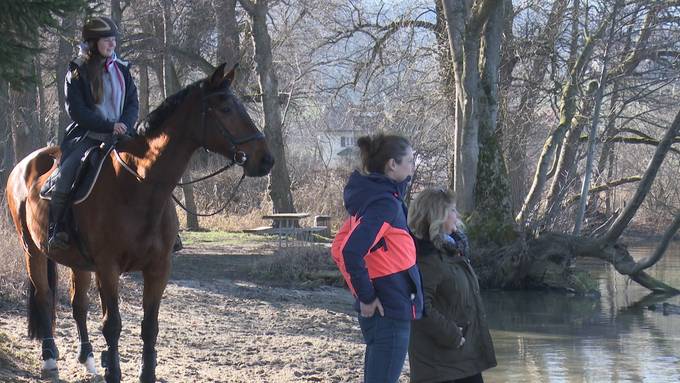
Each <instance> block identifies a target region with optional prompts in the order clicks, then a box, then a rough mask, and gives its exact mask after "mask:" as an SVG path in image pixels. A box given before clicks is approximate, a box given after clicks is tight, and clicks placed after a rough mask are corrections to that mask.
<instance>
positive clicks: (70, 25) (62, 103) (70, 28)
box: [55, 14, 76, 145]
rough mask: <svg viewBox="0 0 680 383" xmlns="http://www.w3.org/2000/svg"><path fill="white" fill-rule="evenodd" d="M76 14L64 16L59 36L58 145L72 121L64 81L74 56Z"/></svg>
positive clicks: (56, 67) (57, 69)
mask: <svg viewBox="0 0 680 383" xmlns="http://www.w3.org/2000/svg"><path fill="white" fill-rule="evenodd" d="M75 19H76V15H75V14H69V15H66V16H64V17H63V18H62V20H61V27H62V29H63V35H60V37H59V50H58V52H57V62H56V65H55V75H56V79H57V82H56V87H57V99H58V100H59V121H58V125H57V128H56V130H57V134H56V140H57V141H56V142H57V145H59V143H61V141H63V140H64V134H65V133H66V126H67V125H68V124H69V123H70V122H71V119H70V118H69V116H68V114H67V113H66V95H65V94H64V85H65V84H64V83H65V79H66V71H67V70H68V62H69V61H70V60H71V58H72V57H73V43H72V41H71V40H70V39H75V34H76V22H75Z"/></svg>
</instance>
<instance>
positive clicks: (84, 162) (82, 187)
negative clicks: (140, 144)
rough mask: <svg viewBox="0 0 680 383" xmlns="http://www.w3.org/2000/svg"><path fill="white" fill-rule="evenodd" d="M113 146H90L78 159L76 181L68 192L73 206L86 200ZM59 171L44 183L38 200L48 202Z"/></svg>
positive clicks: (103, 144)
mask: <svg viewBox="0 0 680 383" xmlns="http://www.w3.org/2000/svg"><path fill="white" fill-rule="evenodd" d="M113 147H114V145H111V144H105V143H102V145H101V146H92V147H90V148H89V149H87V151H86V152H85V154H84V155H83V157H82V158H81V159H80V163H79V165H78V166H79V168H78V171H77V172H76V180H75V181H74V182H73V186H72V188H71V191H70V193H69V194H70V195H71V196H72V197H71V200H72V201H73V204H74V205H77V204H79V203H81V202H83V201H85V200H86V199H87V197H88V196H89V195H90V192H92V189H93V188H94V184H95V183H96V182H97V178H98V177H99V173H100V171H101V169H102V165H103V164H104V161H105V160H106V159H107V158H108V156H109V153H110V152H111V150H113ZM58 174H59V169H58V168H57V170H55V171H54V172H53V173H52V174H51V175H50V176H49V177H48V178H47V180H46V181H45V184H44V185H43V187H42V189H40V198H42V199H46V200H50V199H52V193H53V192H54V187H55V184H56V180H57V176H58Z"/></svg>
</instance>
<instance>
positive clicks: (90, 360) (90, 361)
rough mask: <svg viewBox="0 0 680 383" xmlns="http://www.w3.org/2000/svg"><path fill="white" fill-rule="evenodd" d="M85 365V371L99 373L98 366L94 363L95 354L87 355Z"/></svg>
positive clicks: (93, 373)
mask: <svg viewBox="0 0 680 383" xmlns="http://www.w3.org/2000/svg"><path fill="white" fill-rule="evenodd" d="M83 366H85V371H86V372H87V373H88V374H91V375H97V366H96V365H95V363H94V356H93V355H92V354H90V356H88V357H87V360H85V363H83Z"/></svg>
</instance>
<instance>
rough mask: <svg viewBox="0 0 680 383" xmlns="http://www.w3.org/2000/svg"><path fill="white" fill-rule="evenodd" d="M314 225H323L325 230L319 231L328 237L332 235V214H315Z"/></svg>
mask: <svg viewBox="0 0 680 383" xmlns="http://www.w3.org/2000/svg"><path fill="white" fill-rule="evenodd" d="M314 226H315V227H323V228H325V230H322V231H320V232H319V234H321V235H323V236H324V237H326V238H330V237H331V216H330V215H315V216H314Z"/></svg>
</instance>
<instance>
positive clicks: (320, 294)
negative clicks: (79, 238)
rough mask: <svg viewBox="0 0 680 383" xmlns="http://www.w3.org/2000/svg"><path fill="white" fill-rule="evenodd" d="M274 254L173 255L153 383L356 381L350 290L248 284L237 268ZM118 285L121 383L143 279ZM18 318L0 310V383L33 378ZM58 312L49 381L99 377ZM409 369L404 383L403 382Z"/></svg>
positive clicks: (357, 349)
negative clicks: (0, 341) (53, 372)
mask: <svg viewBox="0 0 680 383" xmlns="http://www.w3.org/2000/svg"><path fill="white" fill-rule="evenodd" d="M273 250H274V246H273V245H272V244H262V243H260V244H253V245H248V246H244V245H240V246H229V247H228V248H224V247H221V246H215V245H212V246H210V245H191V246H187V247H186V248H185V249H184V250H182V251H181V252H179V253H178V254H176V256H175V258H174V265H173V274H172V277H171V280H170V282H169V284H168V287H167V289H166V291H165V295H164V298H163V301H162V303H161V309H160V318H159V320H160V333H159V337H158V345H157V352H158V367H157V369H156V376H157V379H158V380H159V381H160V382H272V383H278V382H360V381H361V380H362V361H363V350H364V346H363V344H362V342H361V334H360V330H359V327H358V324H357V321H356V318H355V316H354V313H353V312H352V309H351V297H350V295H349V293H348V292H347V291H346V290H344V289H341V288H334V287H317V288H314V289H312V290H304V289H295V288H282V287H271V286H269V285H268V284H267V283H262V282H257V281H254V280H252V279H251V278H249V277H248V275H247V273H246V272H245V271H246V270H248V269H249V268H250V267H252V266H251V264H252V262H255V261H257V260H258V259H263V257H269V256H271V254H272V253H273ZM252 254H257V255H252ZM63 275H64V274H62V275H61V276H60V277H62V278H63V277H64V276H63ZM121 283H122V286H121V299H120V307H121V315H122V319H123V331H122V333H121V338H120V350H121V355H120V360H121V369H122V373H123V381H124V382H137V381H138V380H137V379H138V378H137V374H138V369H139V364H140V357H141V350H142V342H141V339H140V336H139V334H140V331H141V330H140V324H141V321H142V311H141V290H142V281H141V278H140V276H139V275H138V274H131V275H126V276H123V278H122V279H121ZM91 296H92V303H91V309H90V313H89V319H88V328H89V330H90V337H91V340H92V342H93V346H94V348H95V359H96V360H97V366H98V369H99V373H100V374H103V370H102V369H101V367H100V364H99V353H100V352H101V351H102V350H104V349H105V342H104V338H103V336H102V335H101V331H100V319H99V318H100V315H101V310H100V308H99V302H98V299H96V297H97V295H96V293H95V291H94V290H92V291H91ZM25 315H26V314H25V309H24V307H23V305H21V306H20V305H16V304H11V305H7V304H5V307H2V306H0V332H4V334H5V335H6V336H7V338H8V341H7V342H5V343H7V344H9V349H10V350H9V353H10V354H12V355H13V356H14V360H13V361H12V362H11V363H8V362H7V361H5V362H4V363H3V362H2V361H1V360H0V381H2V382H34V381H39V380H40V376H39V360H38V359H39V355H40V344H39V343H38V342H35V341H29V340H28V339H27V337H26V336H25V334H26V319H25V318H26V317H25ZM57 316H58V319H57V330H56V336H55V338H56V343H57V346H58V347H59V351H60V354H61V355H60V359H59V361H58V364H59V377H58V379H51V380H53V381H58V382H90V381H102V378H101V376H95V377H92V376H89V375H87V374H86V373H85V371H84V368H83V367H82V366H81V365H80V364H79V363H78V362H77V360H76V357H77V347H78V337H77V332H76V328H75V322H74V321H73V320H72V318H71V312H70V307H69V306H68V305H60V307H59V309H58V313H57ZM4 351H5V352H7V351H8V350H4ZM2 352H3V351H2V350H0V354H1V353H2ZM407 364H408V362H407ZM407 369H408V367H407V366H406V367H405V369H404V371H405V372H404V375H403V376H402V379H401V381H402V382H406V381H408V379H407V378H406V371H407ZM42 381H49V379H43V380H42Z"/></svg>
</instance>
